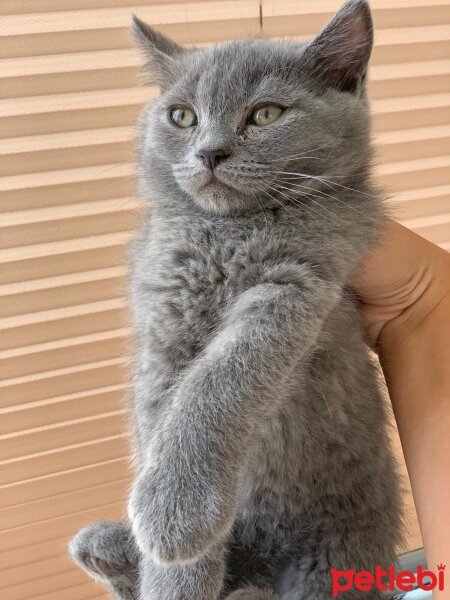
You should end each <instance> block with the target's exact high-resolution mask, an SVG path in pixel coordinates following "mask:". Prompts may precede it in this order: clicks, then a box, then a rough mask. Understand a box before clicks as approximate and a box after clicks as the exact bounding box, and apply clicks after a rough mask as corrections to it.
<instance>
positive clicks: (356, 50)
mask: <svg viewBox="0 0 450 600" xmlns="http://www.w3.org/2000/svg"><path fill="white" fill-rule="evenodd" d="M372 45H373V24H372V16H371V13H370V8H369V4H368V2H367V0H349V1H348V2H347V3H346V4H344V6H343V7H342V8H341V9H340V11H339V12H338V13H336V15H335V16H334V17H333V19H332V20H331V21H330V22H329V23H328V25H326V27H325V28H324V29H322V31H321V32H320V33H319V34H318V36H317V37H316V38H315V39H313V40H312V41H311V42H310V43H309V44H308V45H307V46H306V48H305V50H304V55H303V56H304V57H305V58H306V59H307V60H308V62H309V63H310V64H311V65H312V68H313V73H314V76H315V77H318V78H319V79H320V80H321V81H322V82H323V83H324V84H325V85H328V86H329V87H334V88H336V89H338V90H340V91H343V92H352V93H356V92H358V91H359V89H360V88H361V86H362V84H363V83H364V80H365V76H366V72H367V64H368V62H369V58H370V54H371V52H372Z"/></svg>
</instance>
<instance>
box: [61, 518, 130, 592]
mask: <svg viewBox="0 0 450 600" xmlns="http://www.w3.org/2000/svg"><path fill="white" fill-rule="evenodd" d="M69 552H70V555H71V557H72V559H73V560H74V561H75V562H76V563H77V564H78V565H79V566H80V567H81V568H82V569H84V570H85V571H87V572H88V573H89V574H90V575H91V576H92V577H94V578H95V579H101V580H102V581H105V582H107V583H109V584H112V583H116V582H123V583H126V584H129V585H133V584H134V583H135V579H136V578H137V570H138V561H139V559H138V551H137V548H136V546H135V544H134V540H133V538H132V535H131V532H130V529H129V528H128V527H127V526H126V525H123V524H122V523H113V522H100V523H93V524H91V525H89V526H87V527H85V528H84V529H82V530H81V531H80V532H79V533H78V534H77V535H76V536H75V537H74V538H73V539H72V540H71V541H70V543H69Z"/></svg>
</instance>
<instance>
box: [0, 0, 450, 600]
mask: <svg viewBox="0 0 450 600" xmlns="http://www.w3.org/2000/svg"><path fill="white" fill-rule="evenodd" d="M339 4H340V0H297V1H289V0H265V1H264V2H263V4H262V7H261V8H260V4H259V2H258V1H256V0H235V1H221V0H208V1H206V0H204V1H201V0H197V1H190V2H186V3H177V2H170V1H165V2H164V1H162V0H159V1H155V2H149V1H146V2H144V1H142V0H135V1H134V2H133V3H129V2H126V1H124V0H28V1H26V0H2V1H1V2H0V57H1V58H0V156H1V158H0V211H1V214H0V228H1V229H0V265H1V266H0V329H1V342H0V344H1V346H0V371H1V372H0V396H1V397H0V428H1V431H0V486H1V487H0V568H1V569H2V573H1V577H0V596H1V598H2V600H62V599H63V598H64V600H100V598H105V595H104V593H103V591H102V589H101V588H100V587H98V586H96V585H95V584H93V583H91V582H89V581H88V579H87V578H86V577H85V575H84V574H83V573H82V572H81V571H79V570H77V569H76V568H75V567H73V566H72V564H71V563H70V562H69V561H68V559H67V558H66V556H65V544H66V540H67V538H68V537H70V536H71V535H72V534H73V533H74V532H75V531H76V530H77V529H78V528H79V527H80V526H81V525H82V524H84V523H86V522H87V521H89V520H91V519H92V518H96V517H99V518H100V517H101V518H116V517H120V515H121V514H122V513H123V510H124V497H125V492H126V487H127V483H128V481H129V474H128V471H127V459H126V456H127V442H126V438H125V436H124V431H125V428H124V409H123V406H122V404H121V400H122V398H123V397H124V395H125V391H126V388H127V384H126V372H127V366H126V365H127V358H126V352H127V351H126V348H127V345H126V339H127V336H128V334H129V330H128V326H127V319H126V312H125V309H124V306H125V303H124V298H123V291H122V285H123V281H124V273H125V268H124V264H123V257H124V246H125V244H126V242H127V240H128V239H129V236H130V231H131V229H132V228H133V225H134V223H135V220H136V216H137V214H138V211H139V203H138V201H137V200H136V198H135V189H134V183H133V178H132V174H133V164H132V161H133V150H132V143H131V140H132V138H133V123H134V122H135V119H136V116H137V114H138V111H139V109H140V107H141V106H142V104H143V102H145V101H146V100H147V99H149V98H150V97H151V96H152V95H154V94H155V90H154V89H152V88H140V87H138V85H137V66H138V64H139V58H138V55H137V53H136V52H135V50H134V49H132V48H131V47H130V44H129V36H128V25H129V22H130V16H131V13H132V12H134V13H136V14H137V15H138V16H140V17H141V18H143V19H145V20H147V21H148V22H149V23H151V24H153V25H156V26H157V27H158V28H159V29H160V30H161V31H162V32H164V33H166V34H169V35H171V36H173V37H174V38H175V39H176V40H177V41H178V42H181V43H185V44H191V43H198V44H203V43H205V44H206V43H211V42H214V41H218V40H227V39H231V38H236V37H241V36H244V35H258V36H259V35H265V36H272V37H280V36H286V37H291V36H292V37H293V36H296V37H298V38H302V37H308V36H310V35H311V34H313V33H314V32H316V31H317V30H318V29H319V28H320V27H321V26H322V25H323V24H324V23H325V22H326V21H327V19H328V18H329V17H330V16H331V14H332V13H333V11H335V10H336V9H337V8H338V6H339ZM371 4H372V7H373V11H374V16H375V22H376V26H377V35H376V48H375V51H374V58H373V62H372V68H371V77H370V94H371V98H372V101H373V104H372V105H373V112H374V121H375V129H376V140H377V144H378V147H379V159H378V163H379V164H378V168H377V171H378V174H379V177H380V179H381V181H382V182H383V184H384V185H385V186H387V187H388V189H389V190H390V191H391V193H392V197H393V199H394V200H393V202H394V204H395V207H394V208H395V213H396V214H397V215H398V218H399V219H400V220H401V221H402V222H403V223H405V224H406V225H407V226H409V227H411V228H413V229H415V230H416V231H417V232H419V233H420V234H421V235H424V236H425V237H427V238H429V239H431V240H433V241H435V242H437V243H438V244H441V245H442V246H443V247H446V248H450V200H449V192H450V169H449V168H448V167H449V164H450V159H449V154H450V153H449V134H450V125H449V109H448V105H449V100H450V77H449V40H450V27H449V7H448V1H447V0H372V2H371ZM409 533H410V535H409V547H410V548H414V547H417V546H418V545H420V543H421V542H420V535H419V532H418V528H417V523H416V521H415V519H414V517H413V514H412V513H411V520H410V532H409Z"/></svg>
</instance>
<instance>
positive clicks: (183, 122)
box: [170, 106, 197, 127]
mask: <svg viewBox="0 0 450 600" xmlns="http://www.w3.org/2000/svg"><path fill="white" fill-rule="evenodd" d="M170 119H171V121H172V122H173V123H175V125H178V127H194V125H197V115H196V114H195V112H194V111H193V110H191V109H190V108H185V107H181V106H179V107H177V108H173V109H172V110H171V111H170Z"/></svg>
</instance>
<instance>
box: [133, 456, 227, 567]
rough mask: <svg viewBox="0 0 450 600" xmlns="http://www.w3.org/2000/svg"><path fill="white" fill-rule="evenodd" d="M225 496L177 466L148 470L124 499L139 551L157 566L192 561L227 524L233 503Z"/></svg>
mask: <svg viewBox="0 0 450 600" xmlns="http://www.w3.org/2000/svg"><path fill="white" fill-rule="evenodd" d="M163 464H168V463H166V462H165V461H164V463H163ZM169 464H170V463H169ZM172 467H173V464H172ZM192 472H195V471H191V470H189V473H192ZM227 496H228V495H225V494H223V493H222V492H220V491H218V490H217V488H214V487H213V486H211V485H208V484H206V483H205V482H200V481H199V480H198V479H196V478H195V477H194V476H186V473H184V475H180V471H179V470H176V469H175V472H171V469H170V468H168V469H163V468H162V467H161V466H157V467H154V468H148V469H147V470H146V471H145V472H144V473H143V474H142V475H141V476H140V478H139V479H138V481H137V482H136V484H135V486H134V489H133V491H132V493H131V497H130V502H129V516H130V519H131V522H132V527H133V534H134V537H135V539H136V542H137V544H138V546H139V548H140V550H141V551H142V552H143V553H144V554H145V555H146V556H147V557H149V558H151V559H152V560H153V561H154V562H155V563H157V564H159V565H163V566H167V565H174V564H180V565H182V564H189V563H193V562H196V561H197V560H198V559H199V558H201V557H202V556H204V555H205V554H206V553H207V552H208V550H209V549H210V548H211V547H212V546H213V545H214V544H216V543H217V542H218V541H220V540H221V539H223V538H224V537H225V536H226V534H227V533H228V531H229V530H230V528H231V525H232V522H233V519H234V506H233V504H232V502H230V499H229V498H228V497H227Z"/></svg>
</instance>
